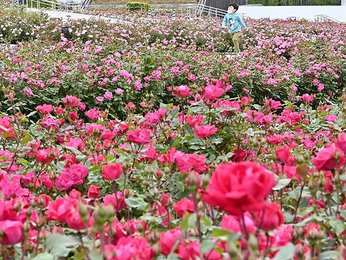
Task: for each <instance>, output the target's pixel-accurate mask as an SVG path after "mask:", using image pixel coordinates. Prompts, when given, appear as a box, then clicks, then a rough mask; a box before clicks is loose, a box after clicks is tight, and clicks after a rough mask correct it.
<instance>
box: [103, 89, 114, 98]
mask: <svg viewBox="0 0 346 260" xmlns="http://www.w3.org/2000/svg"><path fill="white" fill-rule="evenodd" d="M103 97H104V98H105V99H106V100H112V99H113V94H112V92H110V91H106V93H105V94H104V95H103Z"/></svg>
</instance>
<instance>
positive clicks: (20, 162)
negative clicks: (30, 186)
mask: <svg viewBox="0 0 346 260" xmlns="http://www.w3.org/2000/svg"><path fill="white" fill-rule="evenodd" d="M17 163H19V164H21V165H23V166H27V165H28V161H27V160H25V159H24V158H19V159H18V160H17Z"/></svg>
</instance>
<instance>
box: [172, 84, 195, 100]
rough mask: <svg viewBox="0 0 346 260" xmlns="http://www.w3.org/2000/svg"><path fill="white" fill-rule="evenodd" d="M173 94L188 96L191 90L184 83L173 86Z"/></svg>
mask: <svg viewBox="0 0 346 260" xmlns="http://www.w3.org/2000/svg"><path fill="white" fill-rule="evenodd" d="M173 95H174V96H177V97H188V96H190V95H191V90H190V88H189V87H188V86H186V85H181V86H178V87H174V88H173Z"/></svg>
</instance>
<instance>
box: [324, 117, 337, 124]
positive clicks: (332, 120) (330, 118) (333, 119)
mask: <svg viewBox="0 0 346 260" xmlns="http://www.w3.org/2000/svg"><path fill="white" fill-rule="evenodd" d="M337 119H338V118H337V117H336V116H335V115H328V116H325V117H324V120H326V121H327V122H331V123H333V122H335V121H336V120H337Z"/></svg>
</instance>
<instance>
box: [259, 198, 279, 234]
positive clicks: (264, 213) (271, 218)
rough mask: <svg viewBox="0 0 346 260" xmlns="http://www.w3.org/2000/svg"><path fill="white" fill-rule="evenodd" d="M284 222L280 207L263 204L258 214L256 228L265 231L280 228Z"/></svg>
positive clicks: (273, 204)
mask: <svg viewBox="0 0 346 260" xmlns="http://www.w3.org/2000/svg"><path fill="white" fill-rule="evenodd" d="M284 220H285V218H284V215H283V214H282V212H281V210H280V206H279V205H278V204H276V203H269V202H266V203H264V204H263V208H262V209H261V210H259V211H258V212H256V226H257V227H258V228H259V229H262V230H265V231H269V230H273V229H275V228H277V227H279V226H280V225H281V224H283V223H284Z"/></svg>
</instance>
